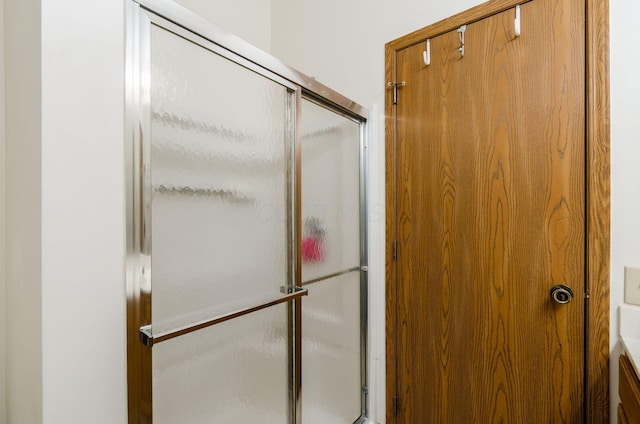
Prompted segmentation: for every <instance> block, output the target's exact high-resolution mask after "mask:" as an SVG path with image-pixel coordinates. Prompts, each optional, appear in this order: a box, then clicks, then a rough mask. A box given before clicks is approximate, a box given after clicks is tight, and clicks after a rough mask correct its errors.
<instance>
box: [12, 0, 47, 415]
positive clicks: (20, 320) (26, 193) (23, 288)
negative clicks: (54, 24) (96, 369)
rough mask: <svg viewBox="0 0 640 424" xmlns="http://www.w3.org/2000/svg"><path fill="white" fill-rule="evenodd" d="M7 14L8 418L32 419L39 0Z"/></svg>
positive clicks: (36, 377)
mask: <svg viewBox="0 0 640 424" xmlns="http://www.w3.org/2000/svg"><path fill="white" fill-rule="evenodd" d="M5 16H6V17H7V19H6V21H5V42H6V45H5V65H6V66H5V88H6V92H5V96H6V115H5V118H6V124H5V131H6V133H5V134H6V152H5V154H6V229H7V234H6V270H5V271H6V282H7V285H6V314H7V321H6V323H7V328H6V341H7V345H6V361H7V367H6V381H7V394H6V396H7V412H8V414H7V418H8V422H9V423H25V424H31V423H38V422H40V421H41V415H42V396H41V387H42V367H41V362H42V341H41V335H42V330H41V316H42V314H41V310H40V299H41V286H40V280H41V279H40V275H41V256H40V244H41V243H40V242H41V236H40V229H41V225H40V217H41V215H40V205H41V201H40V175H41V171H40V153H41V140H40V128H41V127H40V27H39V18H40V10H39V2H38V1H36V0H5ZM9 17H10V18H9Z"/></svg>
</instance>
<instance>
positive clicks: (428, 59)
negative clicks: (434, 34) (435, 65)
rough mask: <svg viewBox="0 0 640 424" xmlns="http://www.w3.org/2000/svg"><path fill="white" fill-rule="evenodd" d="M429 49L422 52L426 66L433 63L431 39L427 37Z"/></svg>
mask: <svg viewBox="0 0 640 424" xmlns="http://www.w3.org/2000/svg"><path fill="white" fill-rule="evenodd" d="M426 44H427V49H426V50H425V51H423V52H422V60H424V64H425V65H426V66H429V65H431V40H429V39H427V43H426Z"/></svg>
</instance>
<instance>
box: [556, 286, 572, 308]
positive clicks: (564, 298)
mask: <svg viewBox="0 0 640 424" xmlns="http://www.w3.org/2000/svg"><path fill="white" fill-rule="evenodd" d="M551 299H553V300H554V301H555V302H556V303H559V304H561V305H564V304H565V303H569V302H571V299H573V290H571V289H570V288H569V287H568V286H565V285H564V284H558V285H555V286H553V287H551Z"/></svg>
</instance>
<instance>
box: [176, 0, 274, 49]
mask: <svg viewBox="0 0 640 424" xmlns="http://www.w3.org/2000/svg"><path fill="white" fill-rule="evenodd" d="M175 1H176V3H179V4H181V5H182V6H184V7H186V8H187V9H191V10H192V11H193V12H195V13H197V14H198V15H200V16H202V17H204V18H205V19H207V20H209V21H211V22H213V23H214V24H216V25H217V26H219V27H220V28H223V29H225V30H227V31H229V32H231V33H232V34H234V35H236V36H238V37H240V38H242V39H244V40H245V41H248V42H249V43H251V44H253V45H254V46H257V47H259V48H261V49H262V50H264V51H266V52H268V51H269V50H270V48H271V0H234V1H229V0H175Z"/></svg>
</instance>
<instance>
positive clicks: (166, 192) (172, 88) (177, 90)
mask: <svg viewBox="0 0 640 424" xmlns="http://www.w3.org/2000/svg"><path fill="white" fill-rule="evenodd" d="M150 54H151V58H150V63H151V70H150V99H151V104H150V110H151V112H150V113H151V116H150V125H151V142H150V156H151V160H150V164H151V182H150V184H151V193H152V198H151V241H152V242H151V243H152V244H151V251H152V273H153V277H152V289H153V297H152V324H153V331H154V333H156V332H161V331H165V330H169V329H172V328H175V327H178V326H181V325H185V324H188V323H192V322H196V321H199V320H203V319H207V318H210V317H212V316H215V315H218V314H221V313H227V312H230V311H233V310H235V309H238V308H241V307H246V306H248V305H251V304H256V303H259V302H260V301H261V300H264V299H268V298H274V297H277V296H279V295H280V293H281V291H280V287H281V286H286V285H287V278H288V277H287V275H288V273H287V266H288V265H287V219H288V212H287V208H288V203H287V184H288V183H287V166H288V163H287V160H286V155H287V153H286V152H287V151H288V150H287V149H288V146H287V141H286V140H287V135H288V133H289V131H290V130H289V129H288V124H287V116H288V113H289V112H288V109H287V103H288V101H289V98H290V96H291V94H290V92H289V90H288V89H287V88H286V87H284V86H282V85H280V84H278V83H276V82H274V81H272V80H270V79H268V78H266V77H264V76H262V75H260V74H258V73H256V72H253V71H252V70H250V69H248V68H245V67H242V66H240V65H238V64H237V63H234V62H232V61H230V60H228V59H226V58H225V57H223V56H221V55H218V54H216V53H214V52H212V51H211V50H208V49H207V48H204V47H202V46H201V45H199V44H196V43H194V42H192V41H189V40H187V39H185V38H183V37H181V36H179V35H176V34H175V33H173V32H170V31H168V30H166V29H164V28H161V27H158V26H155V25H152V26H151V53H150ZM239 337H244V336H243V335H242V334H239ZM176 343H178V342H176ZM219 384H222V385H224V384H227V383H226V382H224V381H220V382H219Z"/></svg>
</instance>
